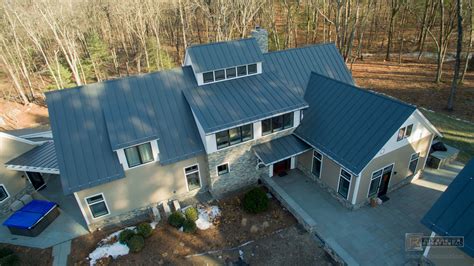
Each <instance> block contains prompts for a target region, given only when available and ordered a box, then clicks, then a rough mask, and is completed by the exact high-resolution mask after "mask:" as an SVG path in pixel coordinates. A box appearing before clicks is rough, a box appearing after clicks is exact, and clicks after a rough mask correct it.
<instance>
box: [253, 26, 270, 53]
mask: <svg viewBox="0 0 474 266" xmlns="http://www.w3.org/2000/svg"><path fill="white" fill-rule="evenodd" d="M250 34H251V35H252V37H254V38H255V39H257V43H258V46H260V50H262V53H266V52H268V32H267V30H265V29H262V28H260V26H256V27H255V29H254V30H252V32H251V33H250Z"/></svg>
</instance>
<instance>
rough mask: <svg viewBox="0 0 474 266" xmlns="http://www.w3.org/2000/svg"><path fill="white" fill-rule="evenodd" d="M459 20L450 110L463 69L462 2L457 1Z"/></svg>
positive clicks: (449, 102)
mask: <svg viewBox="0 0 474 266" xmlns="http://www.w3.org/2000/svg"><path fill="white" fill-rule="evenodd" d="M456 5H457V8H456V10H457V18H458V41H457V47H456V63H455V65H454V77H453V82H452V83H451V92H450V94H449V99H448V110H450V111H452V110H454V98H455V97H456V90H457V87H458V84H459V83H458V78H459V68H460V67H461V52H462V37H463V32H462V0H457V4H456Z"/></svg>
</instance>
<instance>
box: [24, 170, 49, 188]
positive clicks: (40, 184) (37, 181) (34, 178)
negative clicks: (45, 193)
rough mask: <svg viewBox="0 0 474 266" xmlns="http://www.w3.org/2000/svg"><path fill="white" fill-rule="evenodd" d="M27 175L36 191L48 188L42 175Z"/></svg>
mask: <svg viewBox="0 0 474 266" xmlns="http://www.w3.org/2000/svg"><path fill="white" fill-rule="evenodd" d="M26 175H27V176H28V179H29V180H30V182H31V184H32V185H33V187H34V188H35V190H40V189H42V188H44V187H45V186H46V183H45V182H44V179H43V176H42V175H41V174H40V173H35V172H26Z"/></svg>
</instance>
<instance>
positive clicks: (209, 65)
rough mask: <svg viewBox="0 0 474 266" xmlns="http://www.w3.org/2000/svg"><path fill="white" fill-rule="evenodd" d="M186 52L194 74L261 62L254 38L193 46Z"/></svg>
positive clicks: (261, 58) (260, 53)
mask: <svg viewBox="0 0 474 266" xmlns="http://www.w3.org/2000/svg"><path fill="white" fill-rule="evenodd" d="M186 52H187V54H188V55H189V57H190V58H191V61H192V63H193V69H194V72H196V73H201V72H207V71H211V70H217V69H222V68H227V67H232V66H239V65H246V64H252V63H257V62H262V61H263V56H262V51H261V50H260V47H259V46H258V43H257V41H256V40H255V38H248V39H240V40H235V41H227V42H215V43H208V44H200V45H194V46H190V47H188V49H187V51H186Z"/></svg>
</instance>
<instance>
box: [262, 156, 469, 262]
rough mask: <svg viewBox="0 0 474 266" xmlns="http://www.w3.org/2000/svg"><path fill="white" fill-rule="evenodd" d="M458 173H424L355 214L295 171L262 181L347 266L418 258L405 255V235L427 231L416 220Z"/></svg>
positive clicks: (452, 169)
mask: <svg viewBox="0 0 474 266" xmlns="http://www.w3.org/2000/svg"><path fill="white" fill-rule="evenodd" d="M461 169H462V165H461V164H458V163H455V164H452V165H449V166H448V167H445V168H444V169H441V170H436V171H433V170H428V171H427V173H426V174H425V176H424V178H423V179H419V180H416V181H414V182H413V183H411V184H409V185H406V186H404V187H402V188H400V189H398V190H396V191H393V192H391V193H389V194H388V196H389V197H390V200H389V201H387V202H386V203H384V204H383V205H381V206H378V207H376V208H370V207H368V206H366V207H362V208H360V209H358V210H356V211H350V210H348V209H346V208H344V207H343V206H342V205H341V204H340V203H338V202H337V201H336V200H335V199H334V198H332V197H331V196H330V195H329V193H328V192H326V191H325V190H323V189H322V188H320V186H319V185H318V184H316V183H315V182H314V181H312V180H311V179H309V178H308V177H306V176H305V175H304V174H303V173H302V172H301V171H299V170H292V171H291V172H290V173H289V174H288V175H287V176H284V177H272V178H268V177H267V178H265V180H264V183H266V185H267V186H270V187H271V188H270V189H271V190H272V191H273V192H274V193H278V194H279V195H277V197H279V198H280V199H281V200H282V201H284V204H285V205H286V206H288V208H289V209H290V211H292V212H293V214H295V216H296V217H297V218H299V220H300V222H302V223H303V224H304V225H305V226H306V228H308V227H309V230H311V231H313V232H315V233H316V235H317V236H318V237H319V238H321V239H322V241H323V242H325V243H326V244H327V245H328V246H329V247H330V248H331V249H332V250H333V251H335V252H336V253H337V254H338V255H339V257H341V258H342V259H343V260H344V261H345V262H346V263H347V264H349V265H382V264H383V265H402V264H417V262H418V261H419V259H420V258H421V255H422V254H421V253H420V252H406V251H405V234H406V233H424V234H430V233H431V232H430V231H429V230H428V229H427V228H426V227H424V226H423V225H422V224H421V223H420V220H421V218H422V216H423V215H424V214H425V213H426V211H427V210H428V209H429V208H430V207H431V206H432V204H433V203H434V201H435V200H436V199H437V198H438V197H439V196H440V195H441V193H442V192H443V191H444V190H445V189H446V187H447V185H448V184H449V183H450V182H451V180H452V179H453V177H454V176H456V174H457V173H458V172H459V171H460V170H461Z"/></svg>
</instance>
